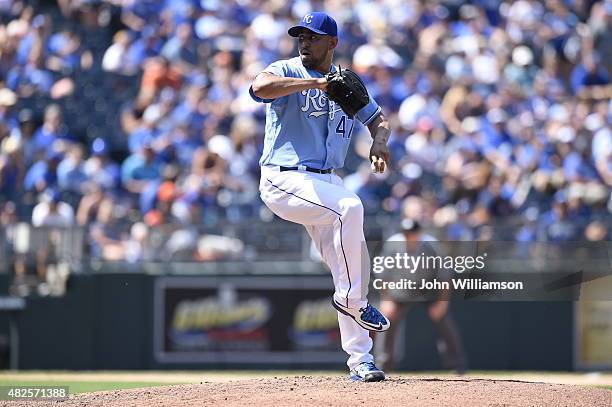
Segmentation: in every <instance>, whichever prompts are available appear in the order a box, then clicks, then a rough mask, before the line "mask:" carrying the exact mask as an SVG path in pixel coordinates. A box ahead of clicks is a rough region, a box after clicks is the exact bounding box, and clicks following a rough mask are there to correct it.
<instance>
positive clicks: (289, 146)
mask: <svg viewBox="0 0 612 407" xmlns="http://www.w3.org/2000/svg"><path fill="white" fill-rule="evenodd" d="M336 69H337V68H336V66H333V65H332V68H331V70H332V72H335V71H336ZM263 72H267V73H271V74H273V75H278V76H285V77H290V78H322V77H323V75H322V74H320V73H319V72H317V71H314V70H310V69H306V68H305V67H304V65H302V61H301V60H300V58H299V57H296V58H292V59H288V60H281V61H276V62H273V63H272V64H270V65H269V66H268V67H267V68H266V69H265V70H264V71H263ZM250 92H251V97H252V98H253V99H254V100H256V101H257V102H262V103H267V106H266V134H265V140H264V150H263V154H262V156H261V160H260V161H259V164H260V165H282V166H297V165H306V166H308V167H313V168H318V169H328V168H341V167H342V166H343V165H344V159H345V158H346V153H347V151H348V147H349V144H350V142H351V134H352V132H353V128H354V125H355V121H354V120H353V119H350V118H349V117H348V116H347V115H346V114H345V113H344V112H343V111H342V109H340V106H338V105H336V104H335V103H334V102H331V101H330V100H329V99H328V98H327V95H326V94H325V92H323V91H321V90H320V89H308V90H304V91H302V92H297V93H293V94H291V95H287V96H283V97H280V98H277V99H261V98H258V97H257V96H255V94H254V93H253V90H252V89H251V91H250ZM380 111H381V109H380V107H379V106H378V104H377V103H376V101H375V100H374V99H372V97H370V103H368V104H367V105H366V106H365V107H363V109H361V110H360V111H359V112H358V113H357V115H356V116H355V117H354V119H357V120H359V121H360V122H361V123H363V124H364V125H368V124H369V123H370V122H371V121H372V120H374V119H375V118H376V116H378V114H379V113H380Z"/></svg>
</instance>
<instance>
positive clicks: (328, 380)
mask: <svg viewBox="0 0 612 407" xmlns="http://www.w3.org/2000/svg"><path fill="white" fill-rule="evenodd" d="M25 405H26V404H24V406H25ZM29 405H30V406H31V405H32V404H29ZM52 405H54V406H62V407H63V406H105V407H111V406H117V407H119V406H120V407H125V406H177V407H178V406H224V407H225V406H245V405H246V406H251V407H255V406H257V407H261V406H289V405H292V406H303V405H313V406H350V407H355V406H358V405H366V406H368V405H376V406H436V407H438V406H487V407H490V406H499V407H501V406H555V407H556V406H572V407H579V406H584V407H596V406H602V407H610V406H612V391H610V390H606V389H601V388H592V387H591V388H589V387H580V386H571V385H561V384H548V383H531V382H523V381H514V380H491V379H473V378H460V377H459V378H443V379H440V378H406V377H391V378H389V379H388V380H387V381H385V382H379V383H356V382H350V381H348V379H346V378H345V377H341V376H327V377H312V376H293V377H278V378H262V379H249V380H236V381H229V382H223V383H218V382H216V383H213V382H202V384H199V385H178V386H163V387H153V388H145V389H130V390H119V391H108V392H96V393H86V394H77V395H74V396H72V397H71V398H70V399H69V400H65V401H61V402H54V403H53V404H52Z"/></svg>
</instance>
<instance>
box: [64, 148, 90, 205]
mask: <svg viewBox="0 0 612 407" xmlns="http://www.w3.org/2000/svg"><path fill="white" fill-rule="evenodd" d="M84 157H85V150H84V148H83V146H82V145H81V144H74V145H72V146H70V147H69V148H68V151H67V153H66V156H65V157H64V159H63V160H62V161H61V162H60V163H59V165H58V166H57V184H58V186H59V187H60V189H62V190H64V191H71V192H74V193H77V194H81V193H83V191H84V190H85V184H86V183H87V182H88V180H89V179H88V177H87V174H86V173H85V161H84Z"/></svg>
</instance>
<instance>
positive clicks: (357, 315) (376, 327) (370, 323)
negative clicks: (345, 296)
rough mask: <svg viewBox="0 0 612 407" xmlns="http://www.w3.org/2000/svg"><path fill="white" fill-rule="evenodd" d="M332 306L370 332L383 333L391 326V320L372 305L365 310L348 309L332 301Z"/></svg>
mask: <svg viewBox="0 0 612 407" xmlns="http://www.w3.org/2000/svg"><path fill="white" fill-rule="evenodd" d="M332 305H333V306H334V308H336V309H337V310H338V311H339V312H341V313H343V314H344V315H348V316H349V317H351V318H353V319H354V320H355V322H357V324H358V325H359V326H361V327H362V328H364V329H367V330H368V331H374V332H383V331H386V330H387V329H389V327H390V326H391V323H390V322H389V319H388V318H386V317H385V316H384V315H383V314H382V313H381V312H380V311H379V310H377V309H376V308H375V307H373V306H372V305H370V304H368V305H367V306H366V307H364V308H348V307H345V306H344V305H342V304H340V303H339V302H337V301H336V300H335V299H332Z"/></svg>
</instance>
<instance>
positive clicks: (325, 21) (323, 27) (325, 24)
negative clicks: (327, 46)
mask: <svg viewBox="0 0 612 407" xmlns="http://www.w3.org/2000/svg"><path fill="white" fill-rule="evenodd" d="M304 28H306V29H308V30H310V31H312V32H314V33H317V34H321V35H331V36H332V37H336V36H337V35H338V25H337V24H336V21H335V20H334V19H333V18H332V17H331V16H330V15H328V14H326V13H322V12H320V11H312V12H310V13H308V14H306V15H305V16H304V17H302V19H301V20H299V23H298V24H297V25H295V26H293V27H291V28H290V29H289V31H288V33H289V35H290V36H292V37H297V36H299V35H300V33H301V32H302V31H303V30H304Z"/></svg>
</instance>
